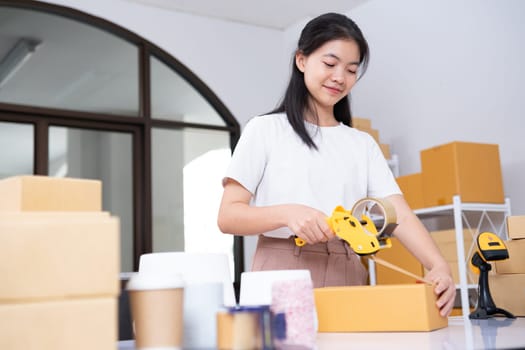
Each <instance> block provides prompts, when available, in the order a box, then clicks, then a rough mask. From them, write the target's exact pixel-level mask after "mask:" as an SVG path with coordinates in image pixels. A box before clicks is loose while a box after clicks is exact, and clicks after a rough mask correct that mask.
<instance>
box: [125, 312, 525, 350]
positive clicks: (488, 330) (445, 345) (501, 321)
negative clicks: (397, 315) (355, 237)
mask: <svg viewBox="0 0 525 350" xmlns="http://www.w3.org/2000/svg"><path fill="white" fill-rule="evenodd" d="M118 348H119V350H133V349H134V345H133V341H120V342H119V347H118ZM338 349H341V350H342V349H345V350H350V349H359V350H368V349H381V350H382V349H388V350H397V349H399V350H401V349H402V350H406V349H418V350H425V349H435V350H437V349H440V350H460V349H461V350H478V349H525V318H524V317H518V318H517V319H505V318H492V319H488V320H469V319H464V318H463V317H462V316H456V317H450V318H449V325H448V327H446V328H443V329H438V330H435V331H432V332H390V333H377V332H374V333H319V334H318V335H317V350H338Z"/></svg>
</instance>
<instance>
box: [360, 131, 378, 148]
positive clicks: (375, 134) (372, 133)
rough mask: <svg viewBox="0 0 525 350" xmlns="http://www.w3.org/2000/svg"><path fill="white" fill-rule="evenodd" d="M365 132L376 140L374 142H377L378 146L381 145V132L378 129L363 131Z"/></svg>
mask: <svg viewBox="0 0 525 350" xmlns="http://www.w3.org/2000/svg"><path fill="white" fill-rule="evenodd" d="M363 131H364V132H366V133H368V134H370V136H372V137H373V138H374V140H375V141H376V142H377V144H378V145H379V144H380V143H381V142H380V141H379V130H377V129H366V130H363Z"/></svg>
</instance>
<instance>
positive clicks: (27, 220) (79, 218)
mask: <svg viewBox="0 0 525 350" xmlns="http://www.w3.org/2000/svg"><path fill="white" fill-rule="evenodd" d="M119 272H120V240H119V220H118V219H117V218H115V217H109V215H108V214H107V213H98V215H94V214H92V215H89V214H86V215H83V214H82V213H62V214H59V213H10V214H6V213H0V280H1V281H2V283H0V302H4V303H5V302H21V301H23V302H26V301H31V300H35V299H39V300H41V299H49V298H70V297H92V296H96V295H99V296H117V295H118V293H119V291H120V289H119Z"/></svg>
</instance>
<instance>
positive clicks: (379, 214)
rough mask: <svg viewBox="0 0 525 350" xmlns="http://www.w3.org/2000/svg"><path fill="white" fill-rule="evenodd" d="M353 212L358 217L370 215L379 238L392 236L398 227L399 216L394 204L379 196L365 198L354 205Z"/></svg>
mask: <svg viewBox="0 0 525 350" xmlns="http://www.w3.org/2000/svg"><path fill="white" fill-rule="evenodd" d="M351 213H352V215H353V216H354V217H356V218H357V219H362V218H363V216H367V217H369V218H370V219H371V220H372V221H373V222H374V224H375V226H376V228H377V236H378V238H382V237H387V236H391V235H392V232H394V230H395V228H396V227H397V216H396V210H395V208H394V206H393V205H392V204H391V203H390V202H389V201H388V200H383V199H379V198H369V197H366V198H363V199H360V200H358V201H357V202H356V203H355V204H354V206H353V207H352V210H351Z"/></svg>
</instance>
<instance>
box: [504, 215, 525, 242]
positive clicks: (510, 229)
mask: <svg viewBox="0 0 525 350" xmlns="http://www.w3.org/2000/svg"><path fill="white" fill-rule="evenodd" d="M507 233H508V236H509V239H524V238H525V215H515V216H507Z"/></svg>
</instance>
